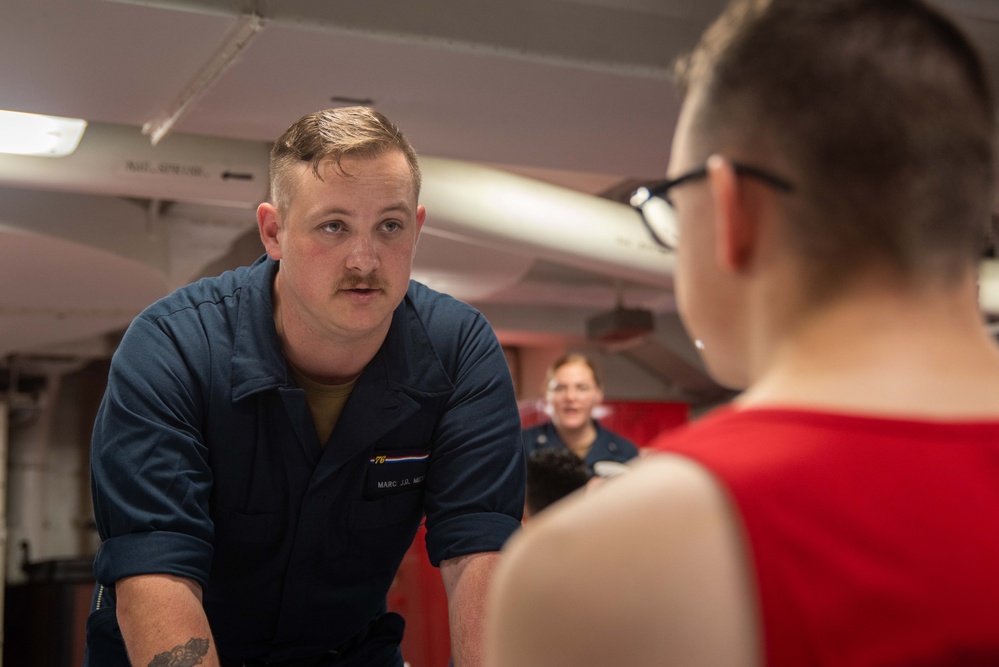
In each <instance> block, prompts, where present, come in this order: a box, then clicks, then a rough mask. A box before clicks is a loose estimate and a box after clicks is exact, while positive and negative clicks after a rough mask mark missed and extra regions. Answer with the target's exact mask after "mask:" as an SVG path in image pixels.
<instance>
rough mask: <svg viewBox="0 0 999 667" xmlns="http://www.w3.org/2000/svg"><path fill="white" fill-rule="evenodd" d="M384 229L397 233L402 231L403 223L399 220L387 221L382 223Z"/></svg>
mask: <svg viewBox="0 0 999 667" xmlns="http://www.w3.org/2000/svg"><path fill="white" fill-rule="evenodd" d="M382 229H384V230H385V231H386V232H397V231H399V230H400V229H402V223H401V222H399V221H398V220H386V221H385V222H383V223H382Z"/></svg>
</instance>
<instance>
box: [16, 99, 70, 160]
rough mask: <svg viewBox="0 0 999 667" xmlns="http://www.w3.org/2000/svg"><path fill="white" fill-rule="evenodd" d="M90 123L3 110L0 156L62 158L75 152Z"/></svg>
mask: <svg viewBox="0 0 999 667" xmlns="http://www.w3.org/2000/svg"><path fill="white" fill-rule="evenodd" d="M86 127H87V121H85V120H80V119H79V118H61V117H59V116H41V115H39V114H34V113H21V112H19V111H3V110H0V153H14V154H16V155H39V156H44V157H63V156H65V155H69V154H70V153H72V152H73V151H75V150H76V147H77V146H78V145H79V144H80V139H81V138H82V137H83V131H84V130H85V129H86Z"/></svg>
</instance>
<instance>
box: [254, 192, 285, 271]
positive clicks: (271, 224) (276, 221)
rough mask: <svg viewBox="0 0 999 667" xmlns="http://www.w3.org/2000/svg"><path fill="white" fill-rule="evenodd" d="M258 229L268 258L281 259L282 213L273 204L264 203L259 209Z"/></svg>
mask: <svg viewBox="0 0 999 667" xmlns="http://www.w3.org/2000/svg"><path fill="white" fill-rule="evenodd" d="M257 228H258V229H259V230H260V240H261V241H262V242H263V244H264V249H265V250H266V251H267V256H268V257H270V258H271V259H273V260H280V259H281V213H280V212H279V211H278V210H277V209H276V208H275V207H274V205H273V204H270V203H268V202H264V203H263V204H261V205H260V206H258V207H257Z"/></svg>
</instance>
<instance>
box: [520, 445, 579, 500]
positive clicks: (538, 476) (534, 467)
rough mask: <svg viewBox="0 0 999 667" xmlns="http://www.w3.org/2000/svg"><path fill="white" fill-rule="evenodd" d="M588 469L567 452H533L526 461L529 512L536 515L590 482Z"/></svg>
mask: <svg viewBox="0 0 999 667" xmlns="http://www.w3.org/2000/svg"><path fill="white" fill-rule="evenodd" d="M589 478H590V476H589V473H587V472H586V465H585V464H584V463H583V461H582V460H581V459H580V458H579V457H578V456H576V455H575V454H573V453H572V452H571V451H569V450H568V449H564V448H561V447H559V448H549V449H539V450H536V451H534V452H533V453H532V454H531V455H530V456H529V457H528V458H527V491H526V496H525V498H526V509H527V513H528V514H530V515H534V514H537V513H538V512H540V511H541V510H543V509H545V508H546V507H548V506H549V505H551V504H553V503H555V502H557V501H559V500H561V499H562V498H564V497H566V496H567V495H569V494H570V493H572V492H573V491H576V490H577V489H580V488H582V487H584V486H586V482H587V481H588V480H589Z"/></svg>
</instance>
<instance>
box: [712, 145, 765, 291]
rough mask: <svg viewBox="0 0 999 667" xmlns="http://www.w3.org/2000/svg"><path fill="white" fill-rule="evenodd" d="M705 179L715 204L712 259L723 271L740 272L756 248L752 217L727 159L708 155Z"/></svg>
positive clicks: (755, 230)
mask: <svg viewBox="0 0 999 667" xmlns="http://www.w3.org/2000/svg"><path fill="white" fill-rule="evenodd" d="M708 182H709V183H710V186H711V196H712V198H713V199H714V205H715V255H716V260H717V261H718V264H719V266H720V267H721V268H722V269H724V270H726V271H733V272H741V271H743V270H744V269H745V268H746V266H747V265H748V264H749V261H750V259H751V258H752V255H753V252H754V251H755V248H756V233H757V226H756V222H757V221H756V218H755V216H754V215H753V214H752V211H751V210H750V209H749V208H748V207H747V206H746V199H745V192H744V191H743V190H742V188H741V187H740V181H739V177H738V175H736V173H735V168H734V167H733V166H732V163H731V162H729V161H728V160H726V159H725V158H723V157H721V156H720V155H712V156H711V157H710V158H708Z"/></svg>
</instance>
